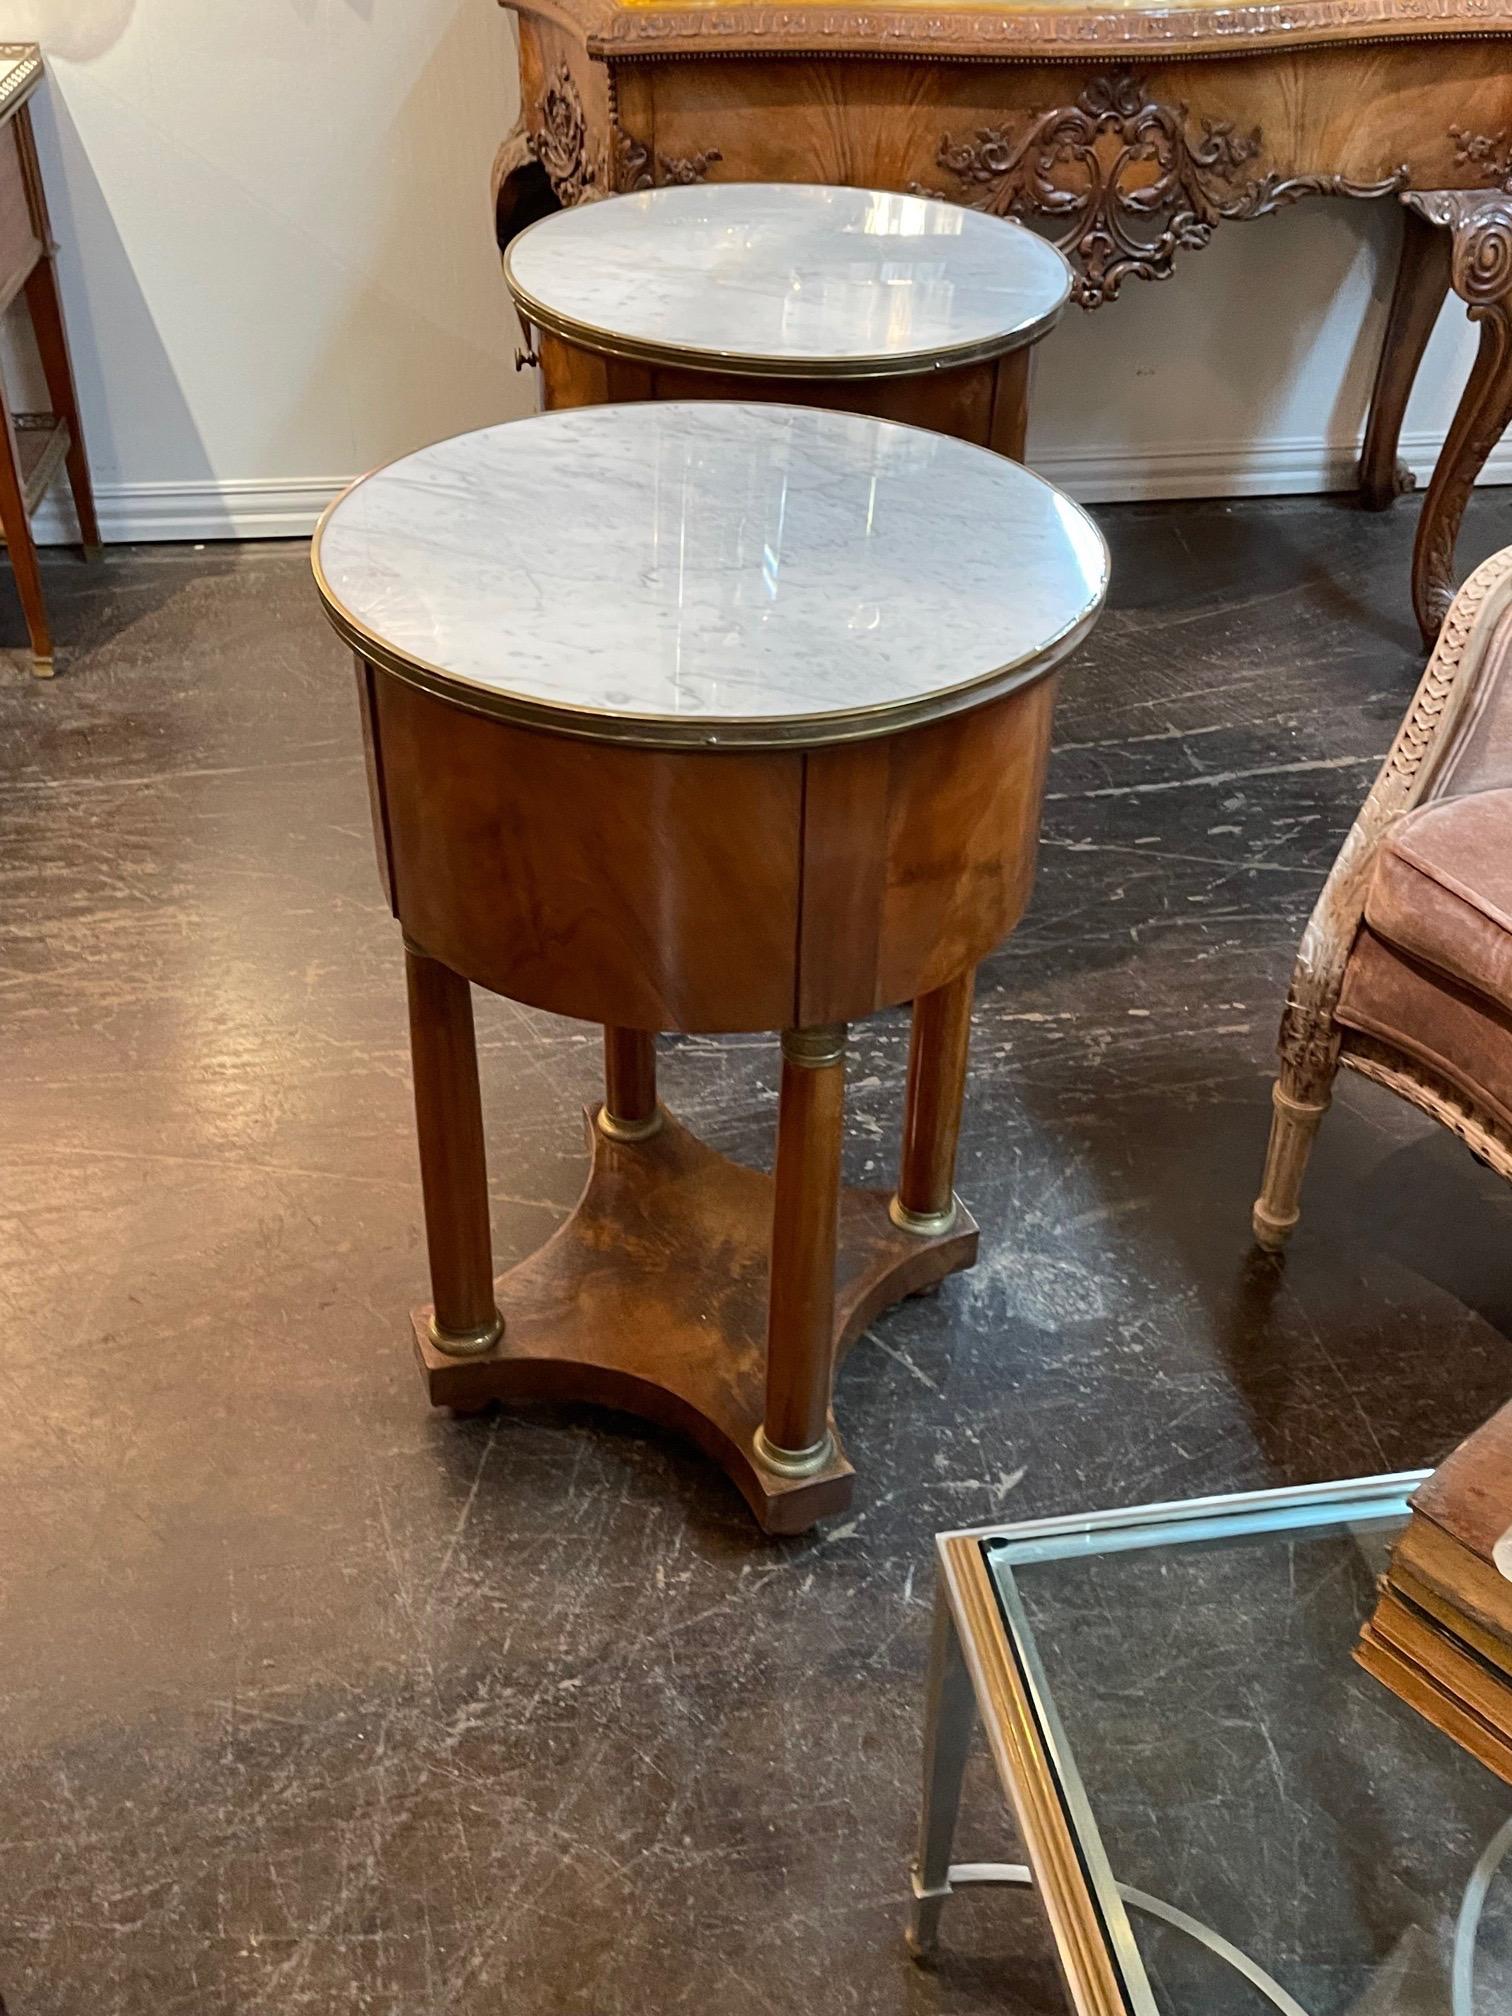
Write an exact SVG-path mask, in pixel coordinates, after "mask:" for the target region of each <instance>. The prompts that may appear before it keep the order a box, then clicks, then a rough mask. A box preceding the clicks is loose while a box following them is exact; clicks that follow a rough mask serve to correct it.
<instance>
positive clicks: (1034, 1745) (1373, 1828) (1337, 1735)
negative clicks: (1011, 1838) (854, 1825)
mask: <svg viewBox="0 0 1512 2016" xmlns="http://www.w3.org/2000/svg"><path fill="white" fill-rule="evenodd" d="M1421 1481H1422V1477H1421V1476H1420V1475H1411V1476H1399V1477H1382V1478H1372V1479H1366V1480H1363V1481H1357V1482H1352V1483H1345V1484H1328V1485H1317V1486H1309V1487H1306V1488H1305V1489H1301V1490H1294V1491H1280V1492H1262V1493H1255V1494H1251V1495H1248V1496H1244V1497H1233V1498H1212V1499H1205V1500H1200V1501H1193V1502H1191V1503H1189V1504H1186V1505H1167V1506H1145V1507H1141V1508H1137V1509H1135V1510H1132V1511H1127V1512H1114V1513H1103V1514H1097V1515H1093V1516H1090V1517H1082V1518H1074V1519H1056V1520H1047V1521H1041V1522H1038V1523H1035V1524H1029V1525H1020V1526H1014V1527H1008V1528H996V1529H992V1530H986V1531H977V1532H966V1533H954V1534H944V1535H941V1536H940V1539H939V1541H938V1543H937V1545H938V1549H939V1562H940V1593H939V1604H938V1610H937V1618H936V1634H935V1652H934V1659H933V1662H932V1670H931V1687H930V1705H929V1722H928V1733H927V1740H926V1768H925V1797H924V1811H923V1818H922V1825H921V1834H920V1849H919V1858H918V1861H917V1863H916V1865H915V1869H914V1899H913V1905H912V1909H911V1915H910V1943H911V1945H912V1946H913V1949H914V1951H915V1953H916V1954H918V1955H920V1956H921V1957H922V1956H925V1955H927V1954H928V1953H929V1952H930V1951H931V1950H932V1949H933V1947H934V1945H935V1943H936V1940H937V1938H938V1931H939V1920H940V1914H941V1909H942V1907H943V1904H944V1902H945V1900H946V1899H947V1898H948V1897H949V1896H951V1895H952V1894H953V1893H954V1892H955V1891H957V1890H959V1889H962V1888H965V1887H969V1886H971V1885H975V1884H982V1883H1008V1884H1020V1885H1025V1886H1028V1887H1032V1888H1033V1889H1034V1890H1035V1892H1036V1894H1037V1896H1038V1898H1039V1901H1040V1903H1041V1905H1042V1906H1043V1908H1044V1911H1045V1914H1046V1916H1047V1918H1048V1920H1049V1924H1050V1929H1051V1932H1052V1934H1053V1935H1054V1938H1055V1943H1056V1950H1057V1954H1058V1957H1059V1960H1060V1965H1061V1972H1062V1976H1063V1979H1064V1982H1065V1986H1066V1990H1067V1996H1068V2002H1069V2006H1070V2007H1071V2008H1072V2009H1073V2010H1075V2011H1076V2012H1077V2016H1267V2012H1271V2011H1274V2010H1281V2011H1284V2012H1286V2016H1491V2012H1493V2011H1495V2012H1499V2016H1505V2012H1506V2011H1508V2010H1509V2009H1512V1818H1509V1816H1512V1788H1508V1787H1507V1786H1505V1785H1503V1784H1502V1783H1501V1781H1500V1780H1499V1779H1497V1778H1496V1777H1495V1776H1493V1775H1492V1774H1491V1773H1490V1772H1488V1771H1486V1770H1485V1769H1484V1768H1483V1767H1481V1766H1480V1765H1479V1764H1477V1763H1476V1762H1475V1761H1474V1760H1473V1759H1472V1758H1470V1757H1469V1756H1467V1755H1465V1754H1464V1753H1463V1752H1461V1751H1460V1750H1459V1749H1458V1748H1457V1747H1456V1746H1455V1745H1454V1744H1453V1743H1452V1742H1451V1741H1450V1740H1449V1738H1448V1737H1446V1736H1444V1735H1441V1734H1440V1733H1439V1731H1437V1730H1436V1729H1434V1728H1432V1727H1431V1726H1430V1725H1429V1724H1428V1723H1427V1722H1425V1721H1423V1720H1422V1719H1421V1718H1420V1717H1418V1716H1417V1715H1416V1714H1415V1713H1414V1712H1413V1711H1412V1710H1411V1709H1409V1708H1407V1707H1406V1706H1405V1705H1403V1704H1402V1703H1401V1702H1399V1701H1398V1700H1397V1699H1396V1698H1395V1696H1393V1695H1392V1694H1391V1693H1390V1692H1389V1691H1388V1690H1387V1689H1386V1688H1384V1687H1383V1686H1382V1685H1381V1684H1380V1683H1379V1682H1378V1681H1376V1680H1374V1679H1372V1678H1371V1677H1370V1676H1369V1675H1367V1674H1366V1673H1364V1672H1363V1671H1362V1670H1361V1669H1360V1668H1359V1667H1358V1666H1356V1665H1355V1664H1354V1662H1353V1659H1352V1657H1351V1654H1352V1651H1353V1647H1354V1643H1355V1640H1356V1637H1357V1636H1358V1633H1359V1630H1360V1627H1361V1625H1362V1624H1363V1623H1364V1621H1365V1619H1366V1618H1367V1617H1368V1616H1369V1614H1370V1612H1371V1609H1372V1607H1373V1604H1374V1599H1375V1586H1376V1580H1377V1578H1378V1576H1379V1575H1380V1574H1381V1572H1382V1570H1383V1569H1384V1567H1385V1563H1386V1554H1387V1550H1388V1548H1389V1546H1390V1544H1391V1540H1392V1538H1393V1537H1394V1535H1395V1534H1396V1533H1397V1532H1398V1531H1399V1530H1400V1529H1401V1527H1402V1526H1403V1525H1404V1524H1405V1522H1406V1516H1407V1500H1408V1498H1409V1496H1410V1494H1411V1493H1412V1491H1413V1490H1414V1489H1415V1488H1416V1486H1417V1485H1418V1484H1419V1483H1420V1482H1421ZM974 1711H979V1713H980V1719H981V1721H982V1724H983V1726H984V1728H985V1731H986V1735H987V1738H988V1742H989V1745H990V1747H991V1750H992V1753H993V1757H994V1761H995V1763H996V1765H997V1769H998V1773H999V1777H1000V1779H1001V1781H1002V1784H1003V1787H1004V1790H1005V1792H1006V1793H1007V1795H1008V1798H1009V1801H1010V1803H1011V1805H1012V1807H1013V1810H1014V1814H1015V1817H1016V1819H1017V1822H1018V1827H1019V1832H1020V1835H1021V1837H1022V1840H1023V1843H1024V1851H1025V1855H1026V1861H1025V1863H1024V1864H1022V1865H1017V1864H1002V1863H969V1862H953V1861H952V1860H951V1852H952V1836H953V1833H954V1821H955V1809H956V1805H957V1803H958V1799H959V1792H960V1783H961V1774H962V1770H963V1768H964V1764H965V1759H966V1753H967V1749H968V1746H969V1743H970V1740H971V1735H972V1731H973V1727H974V1724H975V1721H976V1719H977V1714H976V1712H974ZM1008 1992H1009V1984H1006V1983H1005V1998H1006V1996H1007V1993H1008ZM1005 2006H1006V2000H1005Z"/></svg>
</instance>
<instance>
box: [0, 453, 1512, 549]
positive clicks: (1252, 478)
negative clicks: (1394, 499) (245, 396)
mask: <svg viewBox="0 0 1512 2016" xmlns="http://www.w3.org/2000/svg"><path fill="white" fill-rule="evenodd" d="M1029 445H1030V450H1031V459H1032V460H1033V463H1034V466H1035V468H1036V469H1038V470H1039V472H1040V474H1041V475H1043V476H1047V477H1049V479H1050V481H1051V482H1052V483H1058V484H1059V485H1060V486H1061V488H1062V489H1064V490H1066V491H1068V492H1069V493H1070V495H1071V496H1073V497H1078V498H1080V499H1081V500H1082V502H1083V503H1086V504H1127V503H1139V502H1146V501H1154V500H1155V499H1158V498H1162V497H1302V496H1311V495H1317V494H1319V493H1321V492H1326V491H1337V490H1349V489H1352V488H1353V486H1354V480H1355V460H1356V456H1355V451H1354V450H1352V449H1350V448H1347V447H1332V446H1330V445H1329V444H1328V443H1327V442H1324V441H1319V440H1317V439H1309V438H1307V437H1305V436H1302V437H1298V438H1295V439H1291V440H1286V439H1282V440H1272V441H1223V442H1216V441H1215V442H1205V443H1202V444H1201V445H1199V446H1187V447H1170V448H1156V449H1150V448H1050V447H1047V448H1046V449H1045V450H1044V451H1043V452H1041V453H1038V454H1035V453H1033V450H1034V442H1033V440H1032V438H1031V440H1030V444H1029ZM1439 447H1440V441H1439V439H1438V437H1437V436H1435V435H1431V434H1413V435H1407V436H1404V438H1403V441H1402V457H1403V460H1404V461H1405V462H1407V463H1408V465H1409V466H1410V467H1411V468H1413V469H1414V470H1415V471H1416V472H1417V476H1418V481H1419V482H1420V483H1422V482H1426V481H1427V478H1428V475H1429V472H1430V471H1431V470H1432V468H1433V463H1434V459H1435V457H1436V456H1437V454H1438V451H1439ZM346 480H347V479H346V478H344V477H339V476H299V477H295V478H293V479H292V480H290V481H287V482H279V481H276V480H274V479H271V478H258V479H255V480H253V481H249V482H243V483H235V482H213V481H209V480H206V481H204V482H198V483H100V484H97V485H96V489H95V501H96V503H97V505H98V508H99V513H100V530H101V532H102V534H103V536H104V538H105V539H106V541H107V542H109V543H111V544H116V543H122V542H142V543H145V542H148V541H151V540H159V539H189V540H202V539H307V538H308V537H309V536H310V534H311V532H313V531H314V529H315V521H316V519H317V518H318V517H319V516H320V514H321V512H322V511H323V510H324V509H325V507H326V505H327V504H329V502H330V501H331V499H332V498H333V497H334V496H335V495H336V493H337V491H338V490H340V489H341V488H342V486H343V484H344V482H345V481H346ZM1481 481H1482V482H1483V483H1512V439H1509V440H1508V441H1506V442H1503V443H1502V445H1501V446H1500V447H1498V448H1497V449H1496V450H1495V451H1494V452H1493V454H1492V455H1491V458H1490V460H1489V461H1488V462H1487V464H1486V468H1485V472H1484V474H1483V475H1482V477H1481ZM66 500H67V490H66V486H63V485H61V484H60V485H57V486H55V487H54V489H53V492H52V494H51V495H50V496H49V497H48V498H47V499H46V500H45V502H44V503H43V505H42V508H41V509H40V511H39V512H38V513H37V520H36V526H37V537H38V539H39V540H40V541H41V542H42V543H43V544H44V545H59V544H64V543H67V542H68V541H70V540H72V539H74V538H76V537H77V536H78V535H77V532H76V530H75V528H74V524H73V515H72V512H71V510H70V509H69V506H68V504H67V501H66Z"/></svg>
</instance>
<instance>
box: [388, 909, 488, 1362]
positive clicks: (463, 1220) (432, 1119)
mask: <svg viewBox="0 0 1512 2016" xmlns="http://www.w3.org/2000/svg"><path fill="white" fill-rule="evenodd" d="M404 963H405V977H406V980H407V982H408V986H409V1014H410V1055H411V1058H412V1060H413V1064H414V1073H415V1125H416V1130H417V1132H418V1135H419V1141H420V1183H421V1188H422V1190H423V1193H424V1198H425V1240H426V1246H427V1248H428V1249H429V1253H430V1273H431V1292H432V1295H433V1297H434V1300H435V1314H434V1315H433V1316H432V1318H431V1322H430V1339H431V1342H432V1343H433V1344H434V1345H435V1347H436V1349H437V1350H438V1351H444V1352H445V1353H446V1354H447V1356H448V1357H451V1358H473V1357H476V1356H478V1354H479V1353H480V1352H484V1351H487V1350H489V1349H491V1348H492V1346H493V1345H495V1344H497V1343H498V1341H499V1338H500V1337H501V1336H502V1334H503V1330H504V1319H503V1318H502V1317H501V1316H500V1314H499V1311H498V1309H497V1307H496V1306H495V1304H494V1292H493V1236H492V1233H491V1231H490V1229H489V1222H488V1165H487V1161H486V1158H485V1153H484V1146H483V1107H482V1102H481V1099H480V1097H479V1093H478V1049H477V1042H476V1039H475V1037H474V1035H473V1014H472V992H471V989H470V988H469V986H468V983H467V982H466V980H464V979H463V978H462V975H461V974H460V973H454V972H453V971H452V969H451V968H450V967H449V966H443V965H442V964H441V962H440V961H439V960H438V959H431V958H429V957H428V956H427V955H426V954H425V953H423V952H421V951H419V950H418V949H417V948H416V947H415V946H413V945H410V944H408V943H406V945H405V948H404Z"/></svg>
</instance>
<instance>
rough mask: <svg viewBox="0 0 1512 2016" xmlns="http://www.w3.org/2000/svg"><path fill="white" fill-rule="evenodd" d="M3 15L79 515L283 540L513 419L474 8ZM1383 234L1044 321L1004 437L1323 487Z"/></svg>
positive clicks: (491, 22) (1105, 462) (487, 34)
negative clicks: (36, 144)
mask: <svg viewBox="0 0 1512 2016" xmlns="http://www.w3.org/2000/svg"><path fill="white" fill-rule="evenodd" d="M0 20H3V26H4V31H5V32H6V33H7V34H12V35H17V36H22V35H24V36H30V37H34V38H35V39H37V40H39V41H41V43H42V44H43V47H44V49H45V51H46V54H47V57H48V61H49V65H50V69H51V79H50V83H49V84H48V85H47V86H46V87H44V93H43V95H42V97H41V98H40V99H39V100H38V101H37V107H36V118H37V124H38V132H39V140H40V144H41V149H42V155H43V166H44V172H45V173H46V176H47V178H48V183H49V187H50V190H51V194H52V202H53V208H54V212H55V220H54V221H55V226H56V229H57V232H58V235H59V237H60V238H61V239H62V240H63V242H64V246H65V251H64V257H63V279H64V287H65V294H66V299H67V306H68V310H69V315H70V322H71V327H72V331H73V339H74V347H75V352H76V360H77V363H78V367H79V374H80V378H81V384H82V392H83V397H84V401H85V408H86V422H87V427H88V431H89V446H90V452H91V456H92V459H93V463H94V467H95V471H96V476H97V480H98V485H99V490H100V496H101V504H102V514H103V516H104V519H105V521H106V527H107V536H114V537H117V538H127V537H136V538H153V537H192V538H205V537H213V536H216V535H217V534H224V533H229V532H234V533H243V534H254V533H259V532H261V533H296V532H301V531H305V530H307V529H308V527H309V525H310V524H311V523H312V522H313V517H314V514H315V512H316V511H317V510H318V508H319V506H320V504H321V503H322V502H323V501H324V499H325V498H326V496H327V495H328V494H329V493H330V491H331V490H332V488H333V487H334V486H335V485H336V484H337V483H338V482H340V481H341V480H343V479H344V478H346V477H348V476H350V475H352V474H355V473H356V472H357V471H359V470H361V469H363V468H367V467H370V466H371V465H372V464H373V463H375V462H378V461H381V460H383V459H384V458H385V457H387V456H390V455H393V454H396V453H398V452H400V451H402V450H404V449H405V448H407V447H410V446H413V445H415V444H416V443H418V442H420V441H422V440H425V439H427V438H434V437H436V436H439V435H443V434H446V433H450V432H454V431H456V430H457V429H460V428H464V427H468V426H473V425H477V424H480V423H481V422H484V421H487V420H493V419H498V418H502V417H506V416H508V415H509V414H511V413H515V412H519V411H523V410H525V408H526V406H527V405H528V403H529V402H530V400H531V399H532V397H533V390H532V387H531V385H530V382H529V381H528V380H526V379H522V378H518V377H517V376H516V375H515V372H514V370H513V364H512V357H513V351H514V346H515V342H516V330H515V327H514V323H513V319H512V316H511V314H510V312H509V307H508V301H507V296H506V295H505V292H504V289H503V284H502V281H501V280H500V277H499V272H498V262H497V258H496V256H495V253H494V250H493V244H492V235H491V219H490V215H489V201H488V197H489V169H490V164H491V162H492V158H493V154H494V150H495V148H496V146H497V144H498V142H499V140H500V139H501V137H502V136H503V134H504V133H505V132H506V130H507V129H508V127H509V125H510V124H511V122H512V121H513V118H514V116H515V100H516V90H515V83H514V55H513V42H512V38H511V32H510V22H509V17H508V16H506V15H504V14H503V13H501V11H500V10H499V9H498V7H496V6H495V5H494V0H11V4H10V5H9V6H7V7H6V8H5V9H4V11H3V16H0ZM1396 228H1397V227H1396V219H1395V217H1394V215H1393V214H1392V206H1391V205H1390V204H1377V205H1365V204H1349V203H1321V204H1313V205H1307V206H1304V207H1303V208H1301V209H1299V210H1296V211H1292V212H1289V213H1287V214H1285V215H1283V216H1281V217H1277V218H1272V219H1266V220H1263V221H1261V222H1258V223H1254V224H1248V225H1238V226H1233V227H1230V228H1229V229H1227V230H1220V231H1219V233H1218V235H1217V238H1216V240H1215V242H1214V243H1213V245H1212V246H1211V247H1210V248H1209V249H1208V250H1207V251H1205V252H1200V253H1192V254H1187V255H1185V256H1184V257H1183V259H1182V260H1181V263H1180V266H1179V269H1178V272H1177V274H1176V277H1175V278H1174V279H1172V280H1171V281H1169V282H1167V283H1165V284H1163V285H1160V286H1148V285H1144V284H1141V283H1138V282H1130V283H1129V285H1128V286H1127V288H1126V290H1125V294H1124V297H1123V299H1121V300H1120V301H1118V302H1117V303H1115V304H1113V305H1112V306H1110V307H1108V308H1104V309H1102V310H1100V311H1099V312H1098V313H1097V314H1095V315H1092V316H1083V315H1080V314H1078V313H1073V314H1072V315H1071V316H1070V317H1069V318H1068V320H1067V322H1066V323H1065V324H1064V325H1063V327H1062V329H1061V330H1060V331H1059V332H1057V334H1056V335H1055V337H1054V338H1053V339H1052V340H1051V342H1050V343H1049V344H1048V345H1047V346H1046V348H1045V350H1044V352H1043V353H1042V356H1041V360H1040V367H1039V372H1038V378H1037V383H1036V387H1035V419H1034V427H1033V432H1032V437H1031V444H1030V447H1031V457H1032V459H1033V460H1034V461H1035V462H1036V463H1037V464H1038V465H1039V466H1040V467H1042V468H1044V469H1045V470H1046V471H1047V472H1048V473H1051V474H1053V475H1055V476H1057V477H1058V478H1060V479H1061V480H1064V481H1066V482H1068V483H1069V484H1070V485H1071V487H1073V488H1074V489H1075V490H1076V491H1077V492H1078V493H1079V494H1081V495H1083V496H1086V497H1090V498H1102V499H1106V498H1113V497H1130V496H1152V495H1173V494H1180V495H1188V496H1194V495H1219V494H1233V493H1238V492H1259V491H1274V492H1287V491H1296V490H1308V489H1322V488H1327V487H1337V486H1338V485H1340V484H1341V483H1344V482H1346V481H1347V479H1348V468H1349V462H1350V458H1351V455H1352V452H1353V449H1354V445H1355V443H1356V442H1357V440H1358V436H1359V432H1360V427H1361V423H1362V419H1363V414H1364V406H1365V398H1366V393H1367V391H1368V387H1369V376H1370V367H1371V361H1372V356H1373V343H1374V339H1375V337H1376V335H1377V333H1378V330H1379V326H1380V318H1381V315H1382V312H1383V310H1384V301H1385V293H1386V290H1387V287H1388V286H1389V278H1390V261H1391V252H1392V247H1393V244H1394V233H1395V230H1396ZM1472 351H1473V338H1472V336H1471V333H1470V331H1469V329H1468V328H1467V326H1466V323H1465V320H1464V316H1463V313H1462V311H1461V310H1460V309H1459V308H1458V306H1457V304H1453V303H1451V305H1450V309H1449V310H1448V312H1447V313H1446V317H1445V321H1444V324H1443V326H1442V327H1441V328H1440V330H1439V332H1438V335H1437V336H1436V337H1435V340H1434V344H1433V347H1432V349H1431V351H1430V354H1429V358H1428V362H1427V365H1426V367H1425V373H1424V378H1423V381H1422V382H1421V384H1420V386H1419V390H1418V393H1417V395H1416V397H1415V399H1414V402H1413V407H1412V410H1411V412H1410V413H1409V416H1408V432H1409V441H1408V443H1407V447H1408V451H1409V459H1410V460H1411V461H1413V462H1415V463H1416V464H1417V465H1418V466H1419V467H1420V468H1423V469H1426V467H1427V466H1428V465H1429V464H1430V463H1431V460H1432V456H1433V453H1434V450H1435V447H1436V444H1437V442H1438V440H1439V439H1440V438H1441V437H1442V434H1443V431H1444V428H1445V426H1446V424H1447V422H1448V418H1449V415H1450V413H1451V412H1452V410H1453V405H1454V401H1455V398H1456V397H1457V395H1458V390H1459V386H1460V383H1461V382H1462V380H1463V376H1464V372H1465V370H1466V368H1467V367H1468V363H1469V358H1470V356H1471V354H1472ZM1497 473H1500V474H1502V475H1504V476H1508V477H1512V458H1507V459H1501V460H1499V465H1498V471H1497ZM55 523H56V525H57V527H58V528H59V529H60V530H61V528H62V526H63V523H64V520H63V517H62V514H61V512H59V513H57V514H56V516H55Z"/></svg>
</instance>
